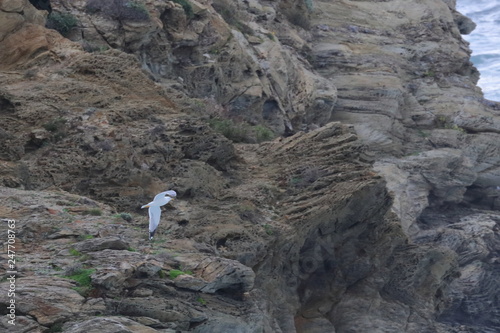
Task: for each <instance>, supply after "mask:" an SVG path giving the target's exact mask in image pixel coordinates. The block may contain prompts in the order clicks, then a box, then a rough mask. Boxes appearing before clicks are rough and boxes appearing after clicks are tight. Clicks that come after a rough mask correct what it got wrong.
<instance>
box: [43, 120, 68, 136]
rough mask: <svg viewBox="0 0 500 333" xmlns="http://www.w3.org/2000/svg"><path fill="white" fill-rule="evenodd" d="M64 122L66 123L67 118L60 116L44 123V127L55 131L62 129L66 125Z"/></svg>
mask: <svg viewBox="0 0 500 333" xmlns="http://www.w3.org/2000/svg"><path fill="white" fill-rule="evenodd" d="M64 124H66V119H64V118H60V117H59V118H54V119H52V120H51V121H49V122H48V123H45V124H43V128H45V129H46V130H47V131H49V132H53V133H55V132H59V131H61V130H62V129H63V127H64Z"/></svg>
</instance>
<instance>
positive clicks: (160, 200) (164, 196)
mask: <svg viewBox="0 0 500 333" xmlns="http://www.w3.org/2000/svg"><path fill="white" fill-rule="evenodd" d="M176 196H177V193H176V192H175V191H172V190H170V191H166V192H161V193H159V194H157V195H156V196H155V198H154V199H153V201H151V202H150V203H148V204H147V205H144V206H142V207H141V208H149V210H148V211H149V240H153V236H154V235H155V231H156V228H158V224H160V216H161V208H160V207H161V206H163V205H166V204H167V203H169V202H170V200H174V198H175V197H176Z"/></svg>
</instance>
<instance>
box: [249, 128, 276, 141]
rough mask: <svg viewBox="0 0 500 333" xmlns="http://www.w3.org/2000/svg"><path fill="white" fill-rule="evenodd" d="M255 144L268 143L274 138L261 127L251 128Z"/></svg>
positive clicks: (267, 129) (270, 132) (269, 131)
mask: <svg viewBox="0 0 500 333" xmlns="http://www.w3.org/2000/svg"><path fill="white" fill-rule="evenodd" d="M253 130H254V133H255V139H256V140H257V142H263V141H269V140H272V139H273V138H274V132H273V131H271V130H270V129H269V128H267V127H264V126H262V125H257V126H255V127H254V128H253Z"/></svg>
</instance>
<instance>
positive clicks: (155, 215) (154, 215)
mask: <svg viewBox="0 0 500 333" xmlns="http://www.w3.org/2000/svg"><path fill="white" fill-rule="evenodd" d="M160 216H161V208H160V207H159V206H151V207H149V232H153V231H155V230H156V228H158V224H160Z"/></svg>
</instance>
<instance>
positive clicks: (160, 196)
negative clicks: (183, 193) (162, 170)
mask: <svg viewBox="0 0 500 333" xmlns="http://www.w3.org/2000/svg"><path fill="white" fill-rule="evenodd" d="M166 195H168V196H169V197H176V196H177V193H176V192H175V191H172V190H170V191H165V192H161V193H158V194H157V195H156V196H155V198H154V199H153V202H154V201H159V200H161V199H163V198H164V197H165V196H166Z"/></svg>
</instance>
